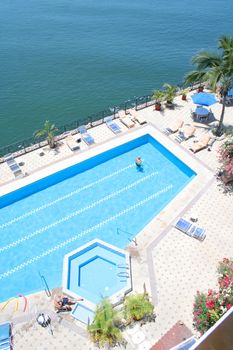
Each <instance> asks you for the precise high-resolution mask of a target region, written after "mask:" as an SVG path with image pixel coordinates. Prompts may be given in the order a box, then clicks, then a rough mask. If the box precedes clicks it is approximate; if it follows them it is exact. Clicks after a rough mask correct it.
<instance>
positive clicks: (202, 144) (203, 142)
mask: <svg viewBox="0 0 233 350" xmlns="http://www.w3.org/2000/svg"><path fill="white" fill-rule="evenodd" d="M210 138H211V137H210V135H209V134H204V135H202V137H201V138H200V140H199V141H198V142H196V143H193V144H192V146H191V147H190V150H191V151H192V152H193V153H196V152H199V151H201V150H202V149H204V148H206V147H208V144H209V141H210Z"/></svg>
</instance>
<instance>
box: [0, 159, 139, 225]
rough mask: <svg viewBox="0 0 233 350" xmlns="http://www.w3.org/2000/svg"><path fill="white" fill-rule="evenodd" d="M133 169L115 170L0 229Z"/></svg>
mask: <svg viewBox="0 0 233 350" xmlns="http://www.w3.org/2000/svg"><path fill="white" fill-rule="evenodd" d="M133 167H135V164H130V165H128V166H126V167H124V168H121V169H119V170H117V171H115V172H113V173H111V174H109V175H106V176H104V177H102V178H101V179H99V180H96V181H94V182H92V183H90V184H88V185H85V186H83V187H81V188H78V189H77V190H75V191H72V192H70V193H67V194H66V195H64V196H62V197H58V198H57V199H55V200H54V201H52V202H48V203H46V204H44V205H42V206H40V207H38V208H35V209H32V210H30V211H28V212H27V213H25V214H23V215H20V216H17V217H15V218H14V219H12V220H10V221H7V222H5V223H4V224H1V225H0V229H2V228H5V227H7V226H10V225H12V224H14V223H15V222H17V221H20V220H22V219H25V218H27V217H28V216H31V215H33V214H35V213H38V212H39V211H41V210H43V209H46V208H49V207H51V206H52V205H54V204H56V203H58V202H60V201H63V200H65V199H68V198H70V197H72V196H74V195H75V194H78V193H80V192H82V191H85V190H87V189H89V188H91V187H93V186H96V185H98V184H99V183H101V182H103V181H105V180H108V179H110V178H111V177H114V176H116V175H118V174H120V173H122V172H124V171H126V170H128V169H130V168H133Z"/></svg>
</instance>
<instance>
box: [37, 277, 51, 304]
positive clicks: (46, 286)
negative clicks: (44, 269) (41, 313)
mask: <svg viewBox="0 0 233 350" xmlns="http://www.w3.org/2000/svg"><path fill="white" fill-rule="evenodd" d="M39 276H40V278H41V281H42V283H43V284H44V291H45V294H46V295H47V297H48V298H50V297H51V296H52V294H51V291H50V289H49V286H48V283H47V281H46V279H45V277H44V276H43V275H41V273H40V271H39Z"/></svg>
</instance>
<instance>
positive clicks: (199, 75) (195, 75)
mask: <svg viewBox="0 0 233 350" xmlns="http://www.w3.org/2000/svg"><path fill="white" fill-rule="evenodd" d="M184 81H185V83H186V84H195V83H200V82H204V81H206V72H203V71H199V70H195V71H192V72H189V73H187V74H186V75H185V77H184Z"/></svg>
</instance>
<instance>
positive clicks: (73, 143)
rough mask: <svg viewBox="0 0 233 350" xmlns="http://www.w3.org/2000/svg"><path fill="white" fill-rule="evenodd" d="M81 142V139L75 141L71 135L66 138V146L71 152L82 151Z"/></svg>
mask: <svg viewBox="0 0 233 350" xmlns="http://www.w3.org/2000/svg"><path fill="white" fill-rule="evenodd" d="M80 141H81V139H77V140H75V139H74V137H73V136H72V135H69V136H67V137H66V144H67V146H68V147H69V149H70V150H71V151H77V150H79V149H80V146H79V144H78V142H80Z"/></svg>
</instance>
